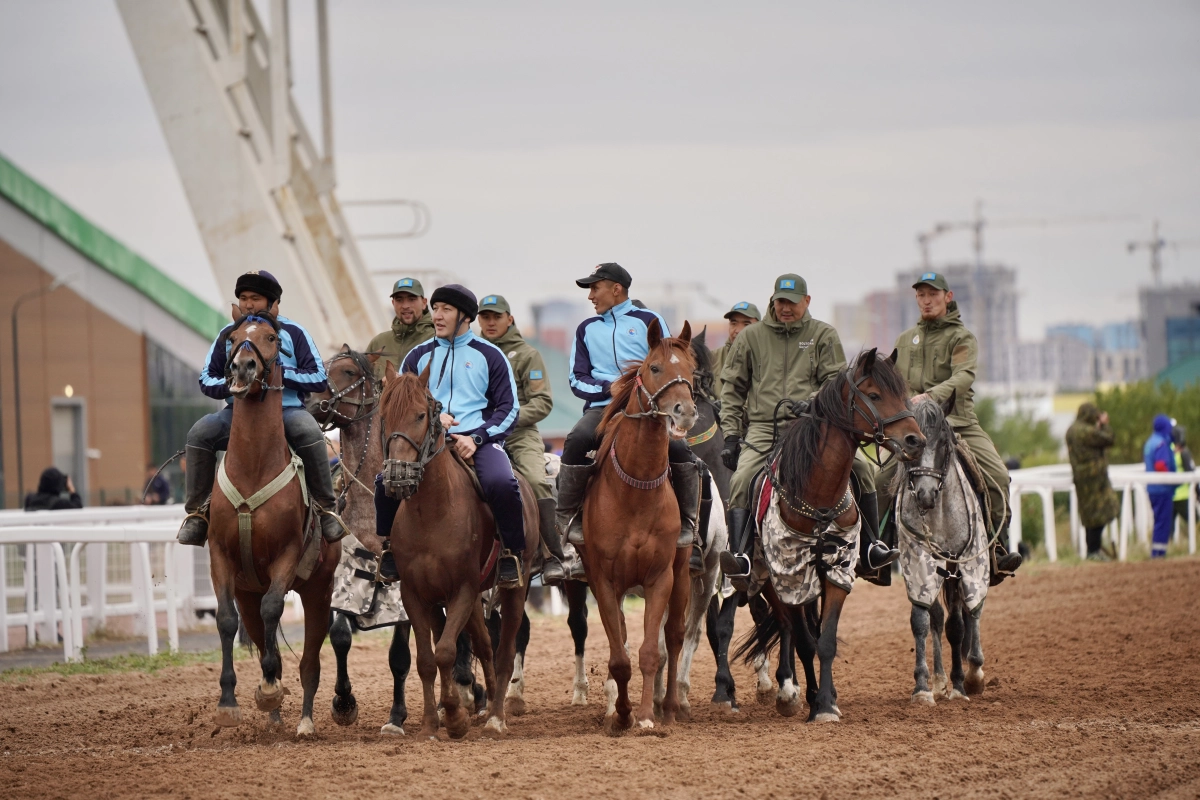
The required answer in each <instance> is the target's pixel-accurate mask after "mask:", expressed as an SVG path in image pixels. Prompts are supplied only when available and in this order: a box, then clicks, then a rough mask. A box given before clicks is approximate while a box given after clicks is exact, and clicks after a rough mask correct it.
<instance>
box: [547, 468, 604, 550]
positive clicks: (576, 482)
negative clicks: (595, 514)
mask: <svg viewBox="0 0 1200 800" xmlns="http://www.w3.org/2000/svg"><path fill="white" fill-rule="evenodd" d="M595 467H596V465H595V463H594V462H593V463H591V464H578V465H577V464H562V465H560V466H559V468H558V504H557V513H556V514H555V523H556V525H557V527H558V532H559V534H560V535H563V536H566V537H567V541H568V542H570V543H571V544H573V545H581V544H583V514H582V513H580V512H581V511H582V510H583V497H584V495H585V494H586V492H587V485H588V480H589V479H590V478H591V477H592V470H593V469H595Z"/></svg>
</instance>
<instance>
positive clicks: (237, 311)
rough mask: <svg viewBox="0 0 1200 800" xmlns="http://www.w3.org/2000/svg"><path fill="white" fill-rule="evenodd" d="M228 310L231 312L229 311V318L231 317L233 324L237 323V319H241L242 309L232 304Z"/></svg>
mask: <svg viewBox="0 0 1200 800" xmlns="http://www.w3.org/2000/svg"><path fill="white" fill-rule="evenodd" d="M230 309H231V310H230V314H229V316H231V317H233V321H234V322H237V321H238V320H239V319H241V318H242V309H241V308H240V307H239V306H238V304H237V303H234V304H233V305H231V306H230Z"/></svg>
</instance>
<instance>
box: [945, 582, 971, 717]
mask: <svg viewBox="0 0 1200 800" xmlns="http://www.w3.org/2000/svg"><path fill="white" fill-rule="evenodd" d="M946 612H947V618H946V639H947V641H949V642H950V690H949V692H947V694H946V698H947V699H948V700H966V699H967V693H966V689H965V688H964V687H963V629H964V627H965V626H964V625H963V614H962V595H961V592H960V591H959V589H958V581H946Z"/></svg>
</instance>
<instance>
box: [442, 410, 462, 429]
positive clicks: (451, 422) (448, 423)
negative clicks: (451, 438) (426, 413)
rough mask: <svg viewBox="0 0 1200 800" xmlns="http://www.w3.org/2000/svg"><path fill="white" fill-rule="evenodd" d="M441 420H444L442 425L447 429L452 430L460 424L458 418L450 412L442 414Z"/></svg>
mask: <svg viewBox="0 0 1200 800" xmlns="http://www.w3.org/2000/svg"><path fill="white" fill-rule="evenodd" d="M441 420H442V427H443V428H445V429H446V430H450V429H451V428H453V427H454V426H455V425H457V424H458V420H456V419H455V418H454V417H452V416H450V415H449V414H442V415H441Z"/></svg>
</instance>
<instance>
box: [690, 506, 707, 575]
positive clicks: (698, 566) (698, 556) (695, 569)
mask: <svg viewBox="0 0 1200 800" xmlns="http://www.w3.org/2000/svg"><path fill="white" fill-rule="evenodd" d="M710 519H712V498H711V497H703V496H701V498H700V524H699V525H698V526H697V527H696V541H694V542H692V557H691V558H690V559H689V560H688V570H689V571H690V572H691V573H692V574H693V575H702V574H703V573H704V546H705V545H706V544H708V525H709V520H710Z"/></svg>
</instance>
